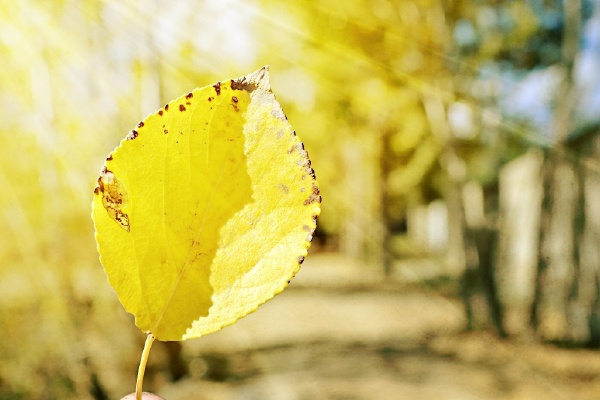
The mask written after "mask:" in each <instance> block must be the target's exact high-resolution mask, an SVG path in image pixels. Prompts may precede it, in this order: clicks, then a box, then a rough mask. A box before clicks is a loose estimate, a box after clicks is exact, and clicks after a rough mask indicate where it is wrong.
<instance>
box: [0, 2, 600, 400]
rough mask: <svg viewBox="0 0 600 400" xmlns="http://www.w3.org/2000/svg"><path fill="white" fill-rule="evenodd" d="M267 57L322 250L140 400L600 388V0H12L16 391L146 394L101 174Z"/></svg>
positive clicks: (5, 372) (575, 392)
mask: <svg viewBox="0 0 600 400" xmlns="http://www.w3.org/2000/svg"><path fill="white" fill-rule="evenodd" d="M265 64H270V65H271V82H272V87H273V90H274V92H275V93H276V96H277V98H278V100H279V101H280V102H281V103H282V105H283V108H284V110H285V111H286V113H287V115H288V118H289V120H290V122H291V123H292V125H293V126H294V128H295V129H296V131H297V132H298V134H299V135H300V137H301V138H302V140H303V141H304V143H305V146H306V148H307V150H308V151H309V154H310V156H311V159H312V160H313V166H314V168H315V171H316V174H317V178H318V180H319V183H320V187H321V192H322V196H323V205H322V217H321V218H320V220H319V227H318V230H317V232H316V237H315V241H314V245H313V247H312V248H311V254H310V256H309V257H308V259H307V261H306V262H305V264H304V266H303V269H302V271H301V272H300V273H299V275H298V277H297V278H296V279H295V280H294V281H293V282H292V285H291V286H290V287H289V288H288V289H287V290H286V292H284V293H283V294H281V295H279V296H278V297H277V298H276V299H275V300H274V301H272V302H270V303H267V304H266V305H264V306H263V307H261V308H260V309H259V310H258V311H257V312H256V313H254V314H252V315H250V316H249V317H247V318H245V319H243V320H241V321H240V322H239V323H237V324H236V325H234V326H231V327H228V328H225V329H224V330H223V331H221V332H218V333H215V334H213V335H209V336H207V337H206V338H201V339H197V340H192V341H189V342H186V343H167V344H163V343H156V344H155V347H154V348H153V350H152V353H151V355H150V365H149V366H148V370H147V378H146V381H145V389H147V390H151V391H155V392H157V393H158V394H161V395H162V396H163V397H165V398H166V399H167V400H177V399H190V398H193V399H214V400H216V399H279V400H281V399H290V400H300V399H311V400H315V399H357V400H358V399H397V398H406V399H431V398H440V399H538V398H545V399H592V398H593V399H596V398H599V397H600V353H598V348H599V346H600V159H599V156H600V1H598V0H568V1H567V0H564V1H560V0H524V1H502V0H481V1H466V0H368V1H367V0H356V1H348V2H342V1H333V0H323V1H319V2H306V1H300V0H290V1H286V2H280V1H274V0H246V1H236V0H220V1H219V0H212V1H178V2H160V1H157V0H147V1H112V0H104V1H102V0H100V1H92V0H77V1H75V0H63V1H60V0H56V1H41V0H38V1H34V0H23V1H18V2H17V1H8V0H0V121H1V123H0V188H1V192H2V195H1V196H0V399H3V400H4V399H96V400H101V399H117V398H120V397H122V396H124V395H125V394H127V393H129V392H132V391H133V389H134V385H135V383H134V382H135V373H136V370H137V365H138V363H139V357H140V353H141V350H142V347H143V342H144V339H145V337H144V335H143V334H142V333H141V332H139V331H138V330H137V328H136V327H135V326H134V324H133V319H132V317H131V316H130V315H128V314H127V313H126V312H125V311H124V310H123V308H122V307H121V306H120V304H119V303H118V300H117V298H116V295H115V294H114V292H113V290H112V288H111V287H110V286H109V285H108V283H107V280H106V277H105V275H104V272H103V270H102V267H101V265H100V263H99V262H98V256H97V252H96V248H95V242H94V238H93V227H92V222H91V218H90V211H91V200H92V190H93V187H94V185H95V181H96V178H97V175H98V173H99V170H100V167H101V165H102V163H103V161H104V158H105V157H106V155H107V154H108V153H109V152H110V151H111V150H112V149H113V148H114V147H115V146H116V145H117V144H118V142H119V141H120V140H121V139H122V138H123V137H124V136H125V135H126V133H127V132H128V131H129V130H130V129H132V128H133V127H134V126H135V124H136V123H137V122H138V121H139V120H141V119H142V118H143V117H145V116H146V115H147V114H149V113H152V112H154V111H156V110H157V109H158V108H159V107H160V106H161V105H163V104H165V103H167V102H168V101H169V100H171V99H173V98H175V97H178V96H179V95H181V94H183V93H187V92H189V91H190V90H191V89H193V88H195V87H201V86H205V85H207V84H212V83H214V82H215V81H217V80H222V79H227V78H235V77H239V76H242V75H246V74H247V73H249V72H251V71H254V70H256V69H258V68H259V67H261V66H263V65H265Z"/></svg>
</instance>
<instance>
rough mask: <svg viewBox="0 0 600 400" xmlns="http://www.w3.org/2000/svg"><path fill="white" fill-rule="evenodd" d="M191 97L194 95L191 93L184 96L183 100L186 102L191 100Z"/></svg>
mask: <svg viewBox="0 0 600 400" xmlns="http://www.w3.org/2000/svg"><path fill="white" fill-rule="evenodd" d="M192 97H194V94H193V93H192V92H190V93H188V94H186V95H185V98H186V99H188V100H189V99H191V98H192Z"/></svg>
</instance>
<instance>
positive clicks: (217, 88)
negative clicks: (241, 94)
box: [213, 82, 221, 96]
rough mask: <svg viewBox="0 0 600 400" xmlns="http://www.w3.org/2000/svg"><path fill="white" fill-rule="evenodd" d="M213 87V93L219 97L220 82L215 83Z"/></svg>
mask: <svg viewBox="0 0 600 400" xmlns="http://www.w3.org/2000/svg"><path fill="white" fill-rule="evenodd" d="M213 87H214V88H215V93H216V94H217V96H219V95H220V94H221V82H217V83H215V84H214V85H213Z"/></svg>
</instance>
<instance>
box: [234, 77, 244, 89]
mask: <svg viewBox="0 0 600 400" xmlns="http://www.w3.org/2000/svg"><path fill="white" fill-rule="evenodd" d="M245 80H246V78H245V77H244V78H240V79H239V80H237V81H236V80H235V79H232V80H231V88H232V89H233V90H242V89H243V87H244V82H245Z"/></svg>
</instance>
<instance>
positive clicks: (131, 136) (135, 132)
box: [125, 129, 138, 140]
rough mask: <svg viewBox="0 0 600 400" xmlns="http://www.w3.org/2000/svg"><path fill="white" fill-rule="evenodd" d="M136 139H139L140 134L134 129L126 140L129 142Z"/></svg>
mask: <svg viewBox="0 0 600 400" xmlns="http://www.w3.org/2000/svg"><path fill="white" fill-rule="evenodd" d="M136 137H138V132H137V131H136V130H135V129H133V130H131V131H130V132H129V134H128V135H127V137H126V138H125V139H127V140H133V139H135V138H136Z"/></svg>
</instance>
